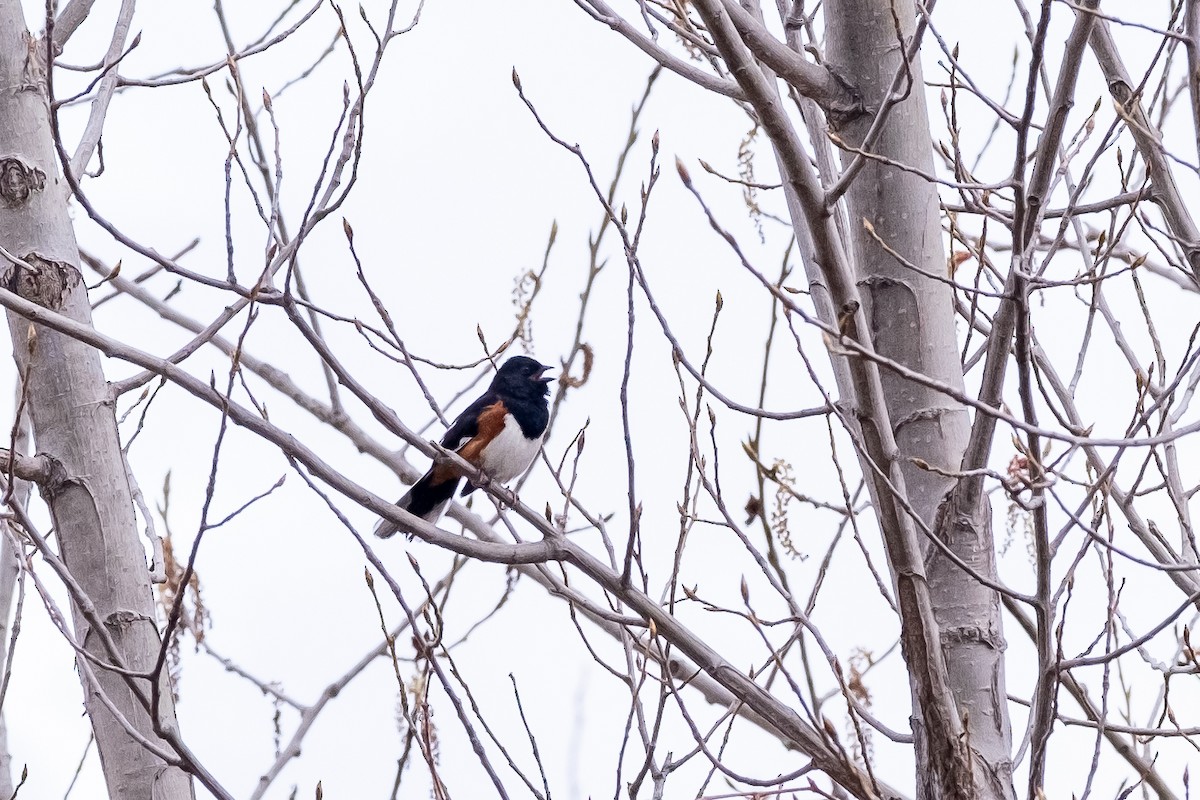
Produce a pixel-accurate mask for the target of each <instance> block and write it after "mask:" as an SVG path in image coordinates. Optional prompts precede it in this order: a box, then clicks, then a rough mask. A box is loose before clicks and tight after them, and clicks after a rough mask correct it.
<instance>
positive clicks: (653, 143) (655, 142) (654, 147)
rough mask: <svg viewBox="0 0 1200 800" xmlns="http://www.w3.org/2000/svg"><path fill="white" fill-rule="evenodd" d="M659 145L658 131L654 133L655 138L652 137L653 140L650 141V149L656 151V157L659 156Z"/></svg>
mask: <svg viewBox="0 0 1200 800" xmlns="http://www.w3.org/2000/svg"><path fill="white" fill-rule="evenodd" d="M658 143H659V138H658V131H657V130H656V131H655V132H654V136H653V137H651V139H650V149H651V150H653V151H654V153H655V155H657V154H658Z"/></svg>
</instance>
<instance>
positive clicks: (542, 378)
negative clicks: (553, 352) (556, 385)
mask: <svg viewBox="0 0 1200 800" xmlns="http://www.w3.org/2000/svg"><path fill="white" fill-rule="evenodd" d="M549 369H551V367H547V366H543V367H542V368H541V369H539V370H538V371H537V373H536V374H535V375H534V376H533V377H532V379H531V380H534V381H536V382H538V383H549V382H550V381H552V380H554V376H553V375H547V374H546V371H547V370H549Z"/></svg>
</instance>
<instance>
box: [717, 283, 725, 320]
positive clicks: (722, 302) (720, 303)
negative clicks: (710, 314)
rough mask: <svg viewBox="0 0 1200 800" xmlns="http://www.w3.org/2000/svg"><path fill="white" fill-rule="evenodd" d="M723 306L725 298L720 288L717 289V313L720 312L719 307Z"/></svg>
mask: <svg viewBox="0 0 1200 800" xmlns="http://www.w3.org/2000/svg"><path fill="white" fill-rule="evenodd" d="M724 307H725V298H724V297H722V296H721V290H720V289H717V313H718V314H719V313H721V309H722V308H724Z"/></svg>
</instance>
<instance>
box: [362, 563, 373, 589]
mask: <svg viewBox="0 0 1200 800" xmlns="http://www.w3.org/2000/svg"><path fill="white" fill-rule="evenodd" d="M363 578H364V579H365V580H366V581H367V588H368V589H370V590H371V591H375V576H374V575H372V574H371V570H369V569H367V568H366V567H363Z"/></svg>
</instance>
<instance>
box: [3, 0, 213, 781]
mask: <svg viewBox="0 0 1200 800" xmlns="http://www.w3.org/2000/svg"><path fill="white" fill-rule="evenodd" d="M44 53H45V46H44V43H42V42H40V41H38V40H37V39H35V38H34V37H32V36H31V35H30V34H29V33H28V31H27V29H26V25H25V19H24V16H23V13H22V9H21V4H20V2H18V0H0V120H3V124H0V245H3V247H4V248H5V249H6V250H8V251H9V252H10V253H12V254H14V255H15V256H16V257H18V258H20V259H22V260H23V261H24V262H25V263H26V265H27V266H14V265H12V264H7V263H6V264H5V267H6V271H5V278H4V285H5V286H6V287H7V288H8V289H10V290H11V291H14V292H16V293H18V294H20V295H21V296H23V297H25V298H27V299H29V300H31V301H33V302H35V303H37V304H39V305H42V306H45V307H47V308H50V309H53V310H54V311H57V312H58V313H60V314H63V315H66V316H68V317H70V318H71V319H74V320H76V321H78V322H80V323H83V324H85V325H89V326H90V324H91V307H90V305H89V302H88V297H87V291H86V289H85V286H84V284H83V281H82V278H81V275H80V272H79V267H78V263H79V254H78V250H77V247H76V243H75V234H74V230H73V229H72V226H71V220H70V217H69V216H68V213H67V199H68V192H67V189H66V186H65V185H64V183H63V180H62V178H61V176H60V174H59V169H58V160H57V158H56V156H55V149H54V145H53V139H52V134H51V126H50V118H49V113H48V103H47V96H46V91H45V58H44ZM8 319H9V329H10V331H11V334H12V340H13V343H14V355H15V357H16V361H17V365H18V369H19V370H20V373H21V375H22V376H26V386H25V391H26V393H27V401H28V407H29V411H30V417H31V420H32V425H33V434H34V438H35V443H36V447H37V450H38V451H39V452H40V453H43V454H45V455H46V456H48V457H50V458H52V459H54V460H55V461H56V462H57V463H58V465H60V466H61V468H62V469H61V475H62V476H63V477H62V479H61V480H58V481H55V482H54V483H53V484H52V485H46V486H42V487H40V488H41V492H42V495H43V497H44V498H45V500H46V502H47V503H48V505H49V507H50V511H51V515H52V517H53V520H54V524H55V528H56V529H57V537H58V542H59V546H60V548H61V555H62V558H63V560H64V561H65V562H66V564H67V566H68V567H69V569H70V571H71V573H72V575H73V576H74V578H75V580H76V581H77V583H78V584H79V585H80V587H81V588H82V590H83V591H84V593H85V594H86V596H87V599H88V601H89V602H90V603H91V605H92V606H94V609H95V612H96V616H97V617H98V618H99V619H100V620H103V622H104V627H105V628H106V629H107V631H108V634H109V636H110V637H111V640H112V641H113V642H115V645H116V649H117V651H118V652H119V654H120V657H121V660H122V661H123V663H124V665H125V667H126V668H127V669H129V670H133V671H135V672H146V673H148V672H150V671H151V670H153V669H154V667H155V664H156V661H157V659H158V653H159V649H160V644H161V642H160V638H159V632H158V628H157V625H156V623H155V607H154V601H153V597H152V595H151V590H150V579H149V572H148V570H147V565H146V557H145V553H144V550H143V547H142V544H141V542H140V540H139V538H138V532H137V527H136V520H135V518H134V512H133V503H132V499H131V493H130V487H129V480H128V477H127V475H126V472H125V465H124V462H123V459H122V455H121V448H120V442H119V439H118V434H117V426H116V419H115V417H114V415H113V398H112V396H111V393H110V391H109V389H108V385H107V383H106V382H105V379H104V374H103V372H102V370H101V366H100V356H99V353H98V352H97V351H96V350H94V349H93V348H91V347H88V346H87V345H84V344H82V343H81V342H79V341H77V340H75V339H72V338H71V337H68V336H65V335H62V334H60V333H57V332H55V331H53V330H50V329H49V328H45V327H43V326H40V325H37V324H32V323H30V322H29V321H28V320H26V319H24V318H23V317H20V316H17V315H15V314H11V313H10V314H9V315H8ZM78 600H79V598H73V601H78ZM72 611H73V612H74V613H73V616H74V627H75V635H76V638H77V640H78V642H80V643H81V645H82V646H83V647H84V648H86V649H87V650H88V652H90V653H92V654H93V655H94V656H95V657H96V659H97V660H98V661H99V662H101V663H104V664H110V663H112V661H113V658H112V656H111V654H110V653H109V652H107V650H106V649H105V647H104V646H103V644H102V641H101V636H100V635H98V634H97V632H96V631H95V630H93V629H92V626H91V625H90V624H89V622H88V620H87V618H86V617H85V615H84V614H83V613H81V608H80V605H79V603H78V602H73V605H72ZM94 670H95V673H96V676H97V680H96V684H95V685H93V684H92V683H91V682H89V681H88V680H87V679H86V678H84V679H83V683H84V704H85V706H86V708H87V712H88V715H89V717H90V719H91V723H92V729H93V731H94V733H95V738H96V744H97V748H98V750H99V753H100V760H101V764H102V766H103V769H104V775H105V780H106V782H107V785H108V791H109V795H110V796H111V797H112V798H119V800H192V798H194V793H193V791H192V785H191V780H190V778H189V777H188V775H187V774H186V773H184V772H183V771H182V770H180V769H179V768H177V767H173V766H169V765H168V764H167V763H165V762H164V761H163V760H162V759H161V758H159V757H158V756H157V755H155V754H154V753H152V752H150V751H149V750H148V749H147V748H146V747H145V746H143V745H142V744H140V743H139V742H138V740H137V739H136V738H135V737H134V736H133V735H131V734H130V733H129V732H128V731H127V730H126V728H125V727H124V723H122V721H120V720H119V719H118V718H117V717H116V716H114V714H113V713H112V712H111V711H110V710H109V709H108V708H107V707H106V706H105V705H104V703H103V702H102V695H103V697H104V698H105V699H107V700H108V701H109V702H111V704H112V706H113V707H114V708H115V709H116V710H117V711H118V712H119V713H120V715H121V716H122V717H123V718H124V720H125V721H126V723H127V724H128V725H130V726H131V727H132V728H134V729H135V730H136V731H137V732H138V734H139V735H140V736H141V737H143V738H144V739H145V740H147V741H148V742H149V743H152V744H154V745H155V746H157V747H158V748H160V749H161V750H162V751H165V752H172V748H171V746H170V745H168V744H167V743H166V742H165V741H164V740H163V739H162V738H161V737H160V736H159V735H158V734H157V733H156V731H155V725H154V723H153V721H152V720H151V717H150V715H149V713H148V712H147V709H146V705H147V703H146V699H147V698H149V697H151V695H152V691H151V689H152V687H151V686H150V683H149V681H147V680H145V679H134V684H135V685H136V687H137V690H138V691H136V692H135V691H134V690H133V689H132V688H131V687H130V685H129V684H128V683H127V681H126V679H125V678H124V677H123V676H122V675H120V674H118V673H117V672H114V671H112V670H110V669H104V668H103V667H100V666H94ZM157 688H158V691H157V695H158V697H159V701H158V704H157V705H158V707H157V709H156V711H157V714H158V718H159V728H160V730H163V731H171V732H172V734H173V735H177V730H176V727H177V726H176V722H175V709H174V703H173V701H172V697H171V689H170V685H169V678H168V676H167V675H166V671H165V670H163V671H162V673H161V676H160V679H159V685H158V687H157ZM139 695H140V696H139Z"/></svg>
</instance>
